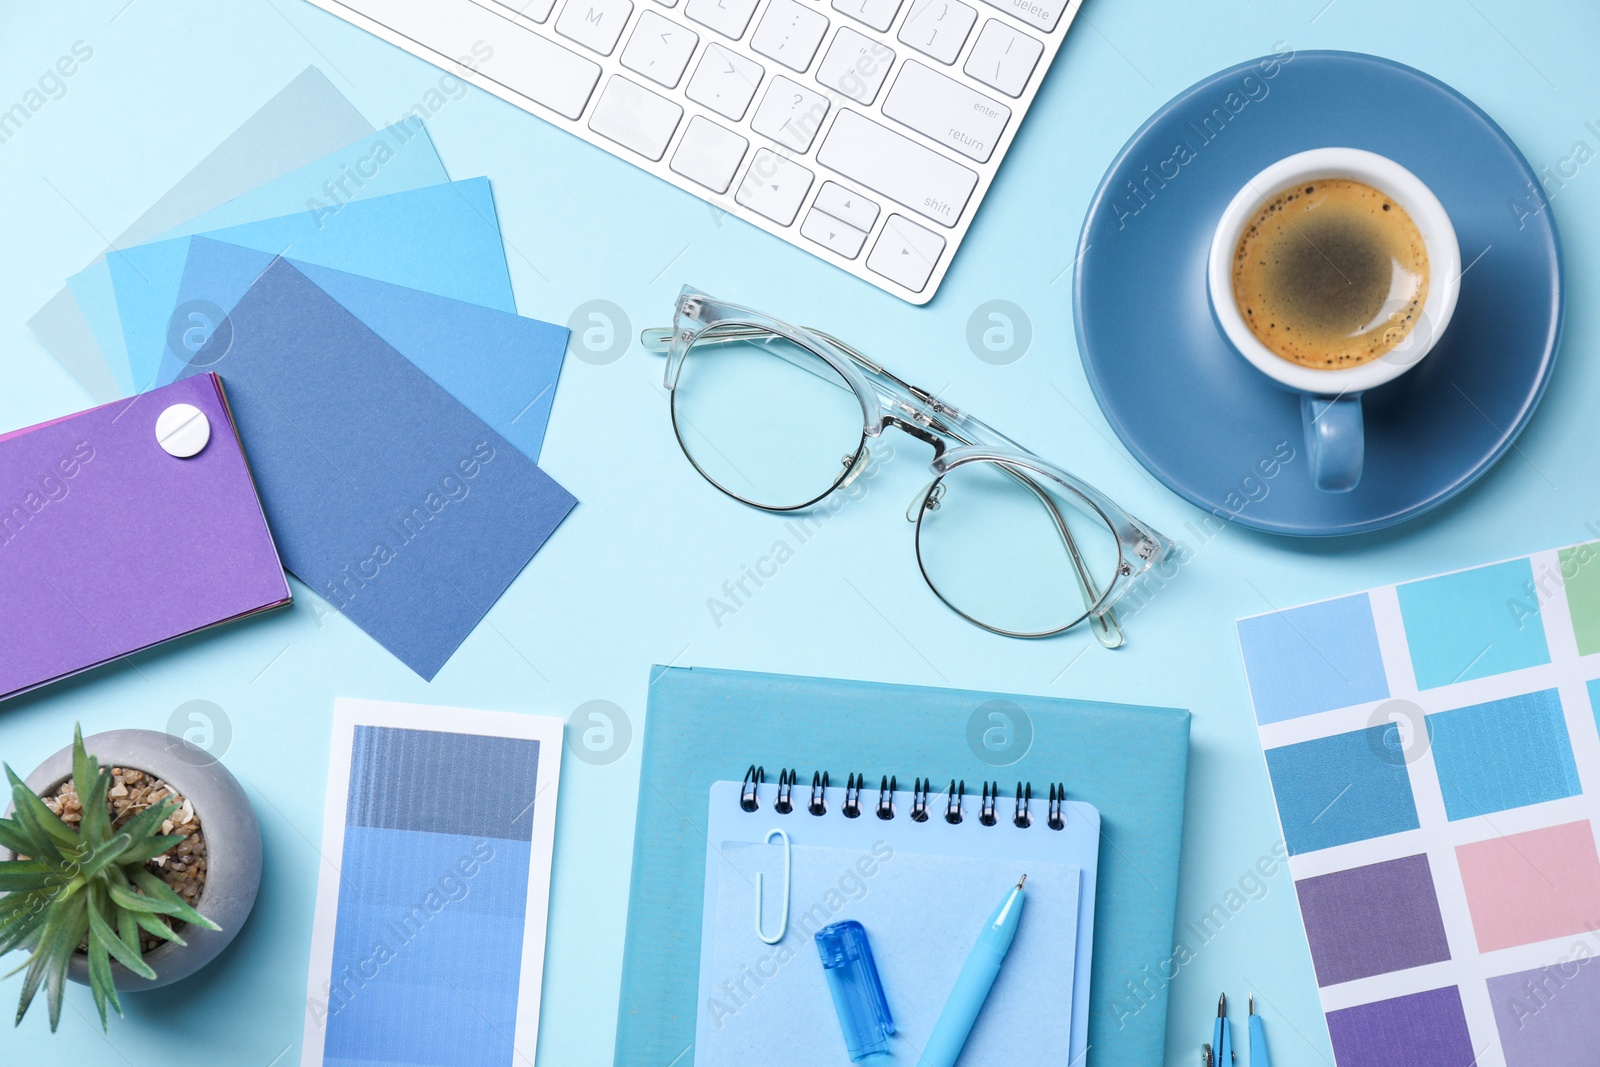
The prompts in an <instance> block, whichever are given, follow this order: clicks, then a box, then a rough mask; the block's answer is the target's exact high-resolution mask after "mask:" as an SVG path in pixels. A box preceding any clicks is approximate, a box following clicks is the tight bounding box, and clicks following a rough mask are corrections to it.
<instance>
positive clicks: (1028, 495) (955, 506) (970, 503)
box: [917, 461, 1121, 636]
mask: <svg viewBox="0 0 1600 1067" xmlns="http://www.w3.org/2000/svg"><path fill="white" fill-rule="evenodd" d="M931 492H932V498H931V499H930V502H931V503H932V504H933V505H934V506H933V507H931V508H930V507H928V506H927V505H926V504H925V505H924V507H923V510H922V513H921V515H920V517H919V519H918V522H917V558H918V561H919V562H920V563H921V564H922V573H923V574H924V576H925V577H926V578H927V580H928V584H929V585H931V586H932V587H933V589H934V591H935V592H936V593H938V594H939V597H940V598H941V599H942V600H944V602H945V603H946V604H948V605H950V606H951V607H952V608H954V609H955V610H957V611H959V612H961V613H962V614H963V615H965V616H967V617H968V618H969V619H972V620H973V621H975V622H978V623H981V624H982V625H984V626H987V627H990V628H991V629H996V630H1000V631H1001V632H1003V633H1007V634H1013V635H1017V636H1044V635H1046V634H1051V633H1056V632H1059V631H1060V630H1063V629H1065V628H1067V627H1069V626H1071V625H1073V624H1075V623H1077V622H1079V621H1080V620H1082V619H1083V617H1084V616H1085V615H1086V614H1087V612H1088V607H1089V604H1090V603H1092V602H1093V600H1094V599H1095V598H1097V597H1098V596H1099V595H1100V594H1102V593H1104V592H1105V591H1106V590H1107V589H1109V588H1110V587H1111V583H1112V581H1113V580H1114V579H1115V578H1116V576H1117V569H1118V567H1119V566H1120V564H1121V557H1120V554H1119V546H1118V543H1117V535H1116V532H1115V531H1114V530H1113V529H1112V528H1111V526H1110V525H1109V524H1108V523H1107V522H1106V521H1105V519H1103V518H1102V517H1101V516H1100V515H1099V513H1098V512H1095V511H1094V509H1093V508H1092V507H1090V506H1089V505H1088V504H1087V502H1085V501H1082V500H1081V499H1080V498H1078V497H1077V495H1076V494H1074V493H1073V492H1072V491H1071V490H1069V489H1066V488H1065V487H1063V486H1060V485H1058V484H1057V483H1055V482H1054V481H1052V480H1050V479H1046V478H1042V477H1038V476H1035V475H1032V474H1030V473H1027V472H1025V471H1023V470H1022V469H1021V468H1015V467H1011V466H1008V465H1006V464H1003V463H995V462H987V461H985V462H974V463H965V464H962V465H960V466H958V467H956V468H954V469H953V470H951V471H949V472H948V473H947V474H946V475H945V476H944V477H943V478H941V479H940V480H939V482H938V483H937V484H936V485H935V486H934V487H933V489H932V491H931ZM1086 586H1090V587H1092V589H1093V593H1092V595H1091V596H1090V597H1088V598H1086V597H1085V595H1084V591H1085V587H1086Z"/></svg>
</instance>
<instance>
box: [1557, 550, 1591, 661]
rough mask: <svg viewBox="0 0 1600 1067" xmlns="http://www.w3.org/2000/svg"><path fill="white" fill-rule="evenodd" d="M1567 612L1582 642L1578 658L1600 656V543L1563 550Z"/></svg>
mask: <svg viewBox="0 0 1600 1067" xmlns="http://www.w3.org/2000/svg"><path fill="white" fill-rule="evenodd" d="M1561 577H1562V580H1563V581H1564V582H1565V584H1566V587H1567V611H1568V612H1570V613H1571V615H1572V632H1573V634H1574V636H1576V637H1577V639H1578V655H1580V656H1588V655H1592V654H1593V653H1595V652H1600V541H1591V542H1589V543H1588V544H1584V545H1573V546H1572V547H1571V548H1563V549H1562V550H1561Z"/></svg>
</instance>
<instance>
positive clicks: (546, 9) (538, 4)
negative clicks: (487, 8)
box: [493, 0, 556, 22]
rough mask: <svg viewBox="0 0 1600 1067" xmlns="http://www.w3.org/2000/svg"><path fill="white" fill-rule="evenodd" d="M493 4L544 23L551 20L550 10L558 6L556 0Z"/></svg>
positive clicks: (506, 0)
mask: <svg viewBox="0 0 1600 1067" xmlns="http://www.w3.org/2000/svg"><path fill="white" fill-rule="evenodd" d="M493 2H494V3H496V4H498V5H499V6H500V7H503V8H505V9H506V10H508V11H515V12H516V13H517V14H519V15H521V16H522V17H523V18H525V19H531V20H533V21H534V22H543V21H544V20H545V19H547V18H549V17H550V9H551V8H553V7H555V6H556V0H493Z"/></svg>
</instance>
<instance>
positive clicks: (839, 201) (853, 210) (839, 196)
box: [811, 182, 878, 230]
mask: <svg viewBox="0 0 1600 1067" xmlns="http://www.w3.org/2000/svg"><path fill="white" fill-rule="evenodd" d="M811 206H812V207H814V208H816V209H817V210H818V211H826V212H827V213H828V214H830V215H832V216H833V217H834V218H836V219H838V220H839V221H841V222H843V223H845V224H846V225H848V226H854V227H855V228H856V229H858V230H870V229H872V224H873V223H874V222H877V221H878V205H877V202H876V201H873V200H868V199H867V198H866V197H864V196H862V195H861V194H860V193H852V192H851V191H850V190H849V189H846V188H845V187H844V186H842V185H840V184H839V183H838V182H823V183H822V188H821V189H818V190H817V199H816V201H815V202H814V203H813V204H812V205H811Z"/></svg>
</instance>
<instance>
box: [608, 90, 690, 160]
mask: <svg viewBox="0 0 1600 1067" xmlns="http://www.w3.org/2000/svg"><path fill="white" fill-rule="evenodd" d="M681 118H683V108H681V107H679V106H678V105H677V104H674V103H673V102H672V101H671V100H668V99H666V98H665V97H661V96H657V95H656V94H655V93H652V92H651V91H650V90H649V89H646V88H644V87H643V86H641V85H635V84H634V83H633V82H631V81H629V80H628V79H627V78H624V77H622V76H621V75H620V74H613V75H612V76H611V80H610V81H608V82H606V87H605V90H604V91H603V92H601V94H600V101H599V103H597V104H595V106H594V113H593V114H592V115H590V116H589V128H590V129H591V130H593V131H594V132H595V133H598V134H599V135H600V136H602V137H605V138H609V139H610V140H613V141H615V142H617V143H618V144H619V145H621V146H622V147H624V148H628V149H632V150H633V151H635V152H637V153H639V154H640V155H641V156H644V157H645V158H646V159H651V160H658V159H660V158H661V157H662V155H663V154H665V152H666V151H667V142H668V141H670V140H672V132H673V131H674V130H676V129H677V128H678V120H679V119H681Z"/></svg>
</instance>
